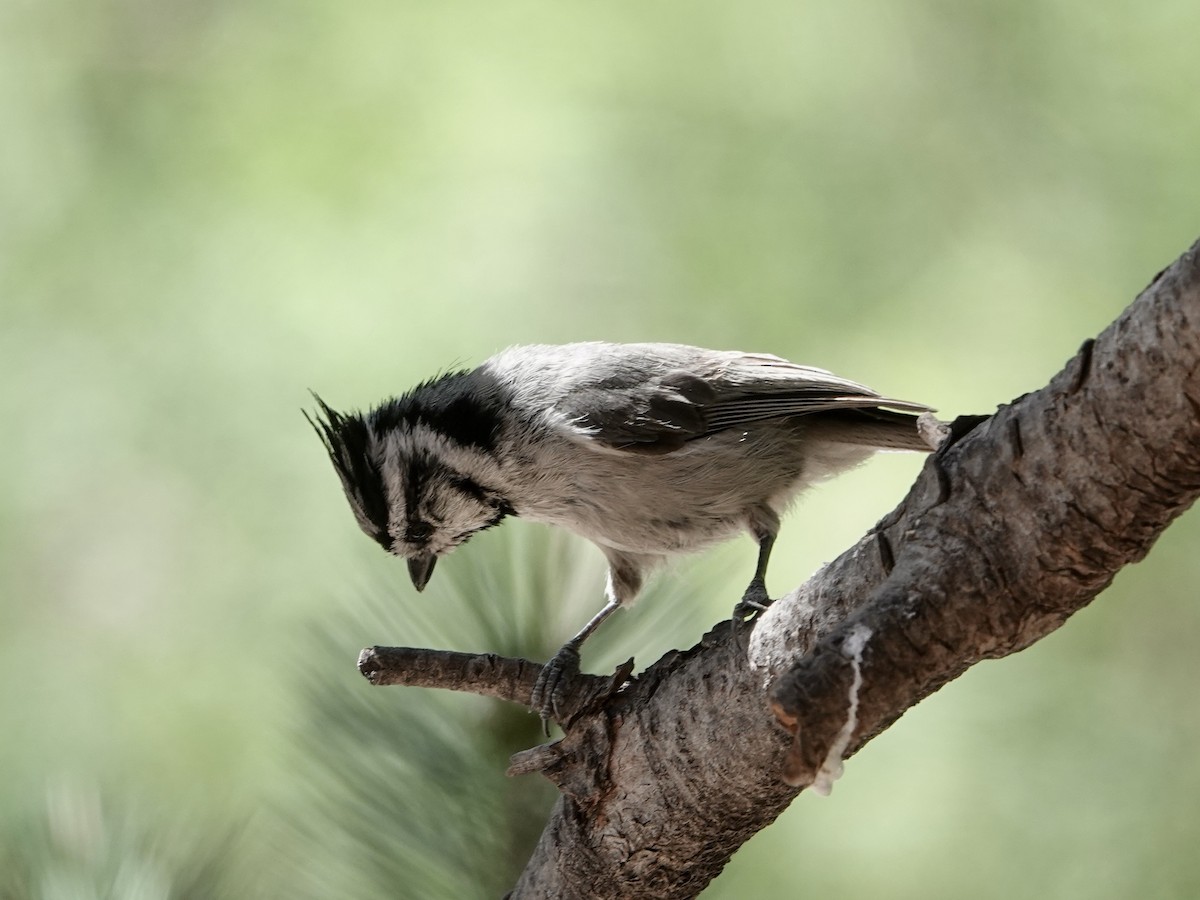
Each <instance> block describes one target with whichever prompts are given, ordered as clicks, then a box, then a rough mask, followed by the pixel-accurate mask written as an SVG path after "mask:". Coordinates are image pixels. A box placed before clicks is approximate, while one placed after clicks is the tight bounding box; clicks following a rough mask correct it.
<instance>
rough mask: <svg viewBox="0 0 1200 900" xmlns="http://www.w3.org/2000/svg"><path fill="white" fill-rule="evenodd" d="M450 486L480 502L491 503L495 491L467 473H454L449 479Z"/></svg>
mask: <svg viewBox="0 0 1200 900" xmlns="http://www.w3.org/2000/svg"><path fill="white" fill-rule="evenodd" d="M449 484H450V487H452V488H454V489H455V490H456V491H458V492H459V493H462V494H466V495H467V496H468V497H470V498H471V499H472V500H475V501H478V502H479V503H483V504H487V505H489V506H490V505H491V504H492V499H491V498H492V495H493V492H492V491H489V490H488V489H487V488H485V487H483V485H481V484H480V483H479V482H478V481H476V480H475V479H473V478H470V477H468V476H466V475H454V476H451V478H450V480H449Z"/></svg>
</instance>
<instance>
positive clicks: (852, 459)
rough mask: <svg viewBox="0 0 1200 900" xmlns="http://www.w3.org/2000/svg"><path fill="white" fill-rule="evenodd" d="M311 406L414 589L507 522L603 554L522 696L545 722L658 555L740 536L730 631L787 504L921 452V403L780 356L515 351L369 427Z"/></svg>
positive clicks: (368, 418) (384, 408) (642, 348)
mask: <svg viewBox="0 0 1200 900" xmlns="http://www.w3.org/2000/svg"><path fill="white" fill-rule="evenodd" d="M314 397H316V395H315V394H314ZM316 401H317V403H318V405H319V406H320V411H319V413H317V414H316V420H315V421H314V419H313V418H309V423H310V424H311V425H312V426H313V428H314V429H315V430H316V431H317V434H318V435H319V436H320V438H321V440H322V442H323V443H324V444H325V449H326V450H327V451H328V453H329V458H330V459H331V460H332V461H333V465H334V468H335V469H336V470H337V473H338V475H339V476H340V478H341V481H342V487H343V488H344V489H345V493H346V498H347V499H348V500H349V501H350V507H351V509H352V510H353V511H354V516H355V518H356V519H357V520H358V524H359V527H360V528H362V530H363V531H364V532H366V534H367V535H368V536H369V537H371V538H373V539H374V540H375V541H377V542H378V543H379V544H380V546H382V547H383V549H385V550H387V551H388V552H389V553H392V554H394V555H396V556H402V557H404V558H405V559H406V560H407V561H408V572H409V575H410V577H411V578H412V583H413V585H414V586H415V587H416V589H417V590H418V591H420V590H422V589H423V588H424V587H425V585H426V584H427V583H428V582H429V578H430V576H431V575H432V574H433V569H434V565H435V564H436V563H437V561H438V559H439V558H440V557H442V556H444V555H446V554H447V553H449V552H450V551H451V550H453V549H454V548H455V547H457V546H459V545H460V544H462V543H464V542H466V541H467V540H468V539H469V538H470V537H471V535H473V534H475V533H476V532H479V531H482V530H483V529H485V528H490V527H492V526H493V525H498V524H499V523H500V522H501V521H503V520H504V518H505V517H506V516H522V517H524V518H527V519H532V520H534V521H538V522H547V523H549V524H551V525H558V526H561V527H563V528H566V529H568V530H570V531H573V532H575V533H576V534H579V535H582V536H583V537H585V538H587V539H588V540H590V541H592V542H593V543H594V544H596V545H597V546H598V547H599V548H600V550H601V551H602V552H603V553H604V555H605V556H606V557H607V559H608V566H609V574H608V590H607V603H606V604H605V605H604V607H603V608H602V609H601V610H600V611H599V612H598V613H597V614H596V615H595V616H594V617H593V618H592V619H591V620H590V621H589V622H588V623H587V624H586V625H585V626H584V627H583V629H582V630H581V631H580V632H579V633H578V634H576V635H575V637H573V638H571V640H569V641H567V643H566V644H565V645H564V646H563V648H562V649H561V650H560V651H559V652H558V653H557V654H556V655H555V657H554V658H553V659H552V660H551V661H550V663H549V664H547V666H546V667H545V668H544V669H543V672H542V676H541V679H540V680H539V682H538V685H537V688H536V689H535V691H534V694H533V697H532V699H531V706H532V707H533V708H534V709H535V710H537V711H538V712H540V713H541V714H542V716H543V718H547V717H549V716H551V715H553V714H555V712H556V707H557V706H558V705H560V702H561V700H562V698H563V696H564V691H565V686H566V684H567V682H568V680H569V678H570V677H571V676H572V675H574V674H575V673H577V672H578V670H579V648H580V645H582V643H583V642H584V640H585V639H586V638H587V637H588V636H589V635H590V634H591V633H592V632H593V631H595V629H596V628H597V626H599V625H600V623H601V622H602V621H604V619H606V618H607V617H608V616H609V615H611V614H612V613H613V612H614V611H615V610H616V609H618V608H619V607H621V606H624V605H627V604H629V603H631V602H632V601H633V600H634V598H635V597H636V596H637V594H638V591H639V590H640V589H641V587H642V583H643V581H644V579H645V577H646V575H647V573H648V572H649V571H650V570H652V569H653V568H654V567H655V566H657V565H658V564H660V563H661V562H663V561H664V560H665V559H666V558H667V557H669V556H672V555H675V554H679V553H686V552H690V551H693V550H697V549H699V548H701V547H704V546H706V545H710V544H713V543H716V542H718V541H722V540H725V539H726V538H729V537H732V536H733V535H735V534H737V533H738V532H741V531H748V532H749V533H750V534H751V535H752V536H753V538H754V539H755V540H756V541H757V542H758V547H759V552H758V565H757V567H756V569H755V571H754V577H753V578H752V579H751V581H750V585H749V587H748V588H747V589H746V592H745V595H744V596H743V598H742V600H741V602H740V603H739V604H738V606H737V608H736V609H735V620H737V619H741V618H742V617H744V616H746V615H750V614H753V612H754V611H756V610H758V609H762V608H765V606H766V605H767V604H768V603H769V602H770V598H769V596H768V594H767V590H766V586H765V584H764V577H765V575H766V569H767V562H768V559H769V558H770V554H771V545H772V544H773V543H774V541H775V536H776V534H777V533H778V531H779V517H780V514H781V513H782V512H783V511H784V509H785V508H786V507H787V505H788V504H789V502H790V501H791V500H792V499H793V498H794V497H795V496H796V495H797V494H798V493H799V492H800V491H801V490H803V489H804V488H805V487H807V486H808V485H810V484H812V483H814V482H816V481H820V480H821V479H824V478H828V477H830V476H833V475H836V474H838V473H839V472H842V471H845V470H847V469H850V468H852V467H854V466H856V465H858V464H859V463H861V462H863V461H864V460H865V459H867V458H868V457H869V456H870V455H871V454H872V453H874V452H875V451H876V450H879V449H891V450H926V451H927V450H929V449H930V447H929V446H928V444H927V443H926V442H925V441H924V440H923V439H922V437H921V436H920V435H919V434H918V432H917V428H916V420H917V416H916V415H915V414H917V413H922V412H926V411H928V410H929V407H927V406H924V405H922V404H920V403H910V402H907V401H903V400H890V399H887V398H885V397H882V396H880V395H879V394H877V393H876V392H875V391H873V390H871V389H870V388H868V387H864V386H863V385H861V384H856V383H855V382H853V381H847V380H846V379H844V378H840V377H838V376H837V375H833V374H831V373H829V372H826V371H824V370H822V369H815V368H811V367H809V366H801V365H796V364H795V363H791V362H788V361H787V360H784V359H780V358H779V357H777V356H770V355H766V354H757V353H738V352H725V351H717V350H704V349H701V348H699V347H689V346H684V345H681V344H611V343H599V342H593V343H579V344H565V345H559V346H551V345H531V346H518V347H513V348H511V349H508V350H505V351H504V352H502V353H499V354H497V355H496V356H493V357H492V358H491V359H489V360H487V361H486V362H484V363H483V364H482V365H480V366H479V367H478V368H475V369H472V370H469V371H468V370H464V371H458V372H451V373H448V374H445V375H440V376H438V377H436V378H433V379H430V380H429V381H425V382H423V383H421V384H419V385H417V386H416V387H415V388H413V389H412V390H410V391H408V392H407V393H405V394H403V395H401V396H399V397H396V398H393V399H390V400H385V401H384V402H383V403H381V404H380V405H379V406H377V407H375V408H374V409H373V410H371V411H370V412H368V413H365V414H362V413H356V412H351V413H341V412H337V411H336V410H334V409H332V408H330V407H329V406H328V405H327V404H326V403H325V402H324V401H323V400H321V398H320V397H316ZM305 415H306V417H307V415H308V414H307V413H306V414H305Z"/></svg>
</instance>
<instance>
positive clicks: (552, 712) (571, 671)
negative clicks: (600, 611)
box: [529, 641, 579, 737]
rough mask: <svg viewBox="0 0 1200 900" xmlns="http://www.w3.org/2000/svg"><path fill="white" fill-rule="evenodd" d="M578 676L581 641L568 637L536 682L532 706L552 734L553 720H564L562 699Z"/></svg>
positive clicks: (548, 732) (564, 698)
mask: <svg viewBox="0 0 1200 900" xmlns="http://www.w3.org/2000/svg"><path fill="white" fill-rule="evenodd" d="M578 677H579V645H578V644H576V643H575V642H574V641H568V642H567V643H566V644H564V645H563V647H562V649H561V650H559V651H558V652H557V653H555V654H554V656H553V657H551V659H550V661H549V662H548V663H546V664H545V665H544V666H542V673H541V674H540V675H539V676H538V679H537V682H536V683H535V684H534V686H533V693H532V694H531V695H530V697H529V707H530V709H532V710H533V711H534V712H535V713H537V714H538V715H539V716H541V717H542V728H543V730H544V731H545V732H546V736H547V737H549V736H550V720H551V719H554V720H555V721H556V722H558V723H559V724H562V721H563V718H564V716H563V715H562V710H563V702H564V701H565V700H566V699H567V693H568V691H569V689H570V686H571V682H572V681H574V680H575V679H576V678H578Z"/></svg>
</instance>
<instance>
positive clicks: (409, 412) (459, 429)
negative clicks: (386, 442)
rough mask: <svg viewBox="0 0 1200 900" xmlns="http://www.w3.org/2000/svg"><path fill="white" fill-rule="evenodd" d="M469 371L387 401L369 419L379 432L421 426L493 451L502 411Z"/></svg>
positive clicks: (444, 378)
mask: <svg viewBox="0 0 1200 900" xmlns="http://www.w3.org/2000/svg"><path fill="white" fill-rule="evenodd" d="M472 374H473V373H471V372H468V371H461V372H450V373H448V374H446V375H440V376H438V377H437V378H432V379H430V380H429V381H426V382H423V383H422V384H419V385H417V386H416V387H415V388H413V389H412V390H411V391H409V392H408V393H407V394H404V395H403V396H401V397H396V398H393V399H391V400H386V401H384V402H383V403H381V404H380V405H379V407H378V408H377V409H375V410H374V411H373V412H372V413H371V416H370V419H371V423H372V425H374V427H375V429H376V431H378V432H383V431H386V430H387V429H389V428H395V427H397V426H400V425H404V424H409V423H416V422H420V423H422V424H424V425H426V426H428V427H429V428H432V429H433V430H434V431H437V432H440V433H441V434H444V435H445V436H446V437H448V438H450V439H451V440H452V441H454V442H456V443H458V444H462V445H463V446H466V447H476V448H478V449H479V450H484V451H491V450H493V449H495V446H496V436H497V434H498V433H499V431H500V409H499V406H498V404H497V402H496V400H495V398H494V396H493V395H492V394H491V393H490V392H484V391H481V390H478V389H476V387H477V386H476V385H474V384H473V383H471V382H470V381H469V380H468V379H469V378H470V376H471V375H472Z"/></svg>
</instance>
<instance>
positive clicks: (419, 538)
mask: <svg viewBox="0 0 1200 900" xmlns="http://www.w3.org/2000/svg"><path fill="white" fill-rule="evenodd" d="M432 536H433V526H432V525H430V524H429V523H428V522H412V523H410V524H409V526H408V527H407V528H406V529H404V539H405V540H406V541H408V542H409V543H410V544H423V543H425V542H426V541H428V540H429V539H430V538H431V537H432Z"/></svg>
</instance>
